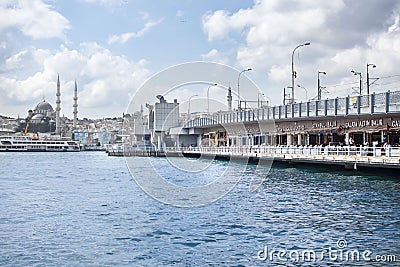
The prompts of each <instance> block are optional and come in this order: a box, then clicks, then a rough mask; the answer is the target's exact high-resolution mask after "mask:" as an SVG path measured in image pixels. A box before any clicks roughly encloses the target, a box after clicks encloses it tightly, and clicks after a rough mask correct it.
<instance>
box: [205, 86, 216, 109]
mask: <svg viewBox="0 0 400 267" xmlns="http://www.w3.org/2000/svg"><path fill="white" fill-rule="evenodd" d="M217 85H218V84H216V83H214V84H212V85H210V86H209V87H208V88H207V113H210V88H211V87H213V86H217Z"/></svg>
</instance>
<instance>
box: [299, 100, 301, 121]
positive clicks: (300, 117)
mask: <svg viewBox="0 0 400 267" xmlns="http://www.w3.org/2000/svg"><path fill="white" fill-rule="evenodd" d="M299 118H301V102H300V103H299Z"/></svg>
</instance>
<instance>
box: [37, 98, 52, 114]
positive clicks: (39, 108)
mask: <svg viewBox="0 0 400 267" xmlns="http://www.w3.org/2000/svg"><path fill="white" fill-rule="evenodd" d="M35 111H36V112H43V111H53V107H52V106H51V105H50V104H49V103H48V102H46V100H44V99H43V101H42V102H40V103H39V104H37V105H36V108H35Z"/></svg>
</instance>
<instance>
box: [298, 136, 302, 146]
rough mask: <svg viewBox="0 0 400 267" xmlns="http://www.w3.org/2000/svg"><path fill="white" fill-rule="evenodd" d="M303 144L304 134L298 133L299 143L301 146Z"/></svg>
mask: <svg viewBox="0 0 400 267" xmlns="http://www.w3.org/2000/svg"><path fill="white" fill-rule="evenodd" d="M302 144H303V135H302V134H298V135H297V145H298V146H301V145H302Z"/></svg>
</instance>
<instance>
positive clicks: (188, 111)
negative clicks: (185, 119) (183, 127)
mask: <svg viewBox="0 0 400 267" xmlns="http://www.w3.org/2000/svg"><path fill="white" fill-rule="evenodd" d="M195 96H199V95H192V96H191V97H189V107H188V115H189V118H190V100H191V99H192V97H195Z"/></svg>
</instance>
